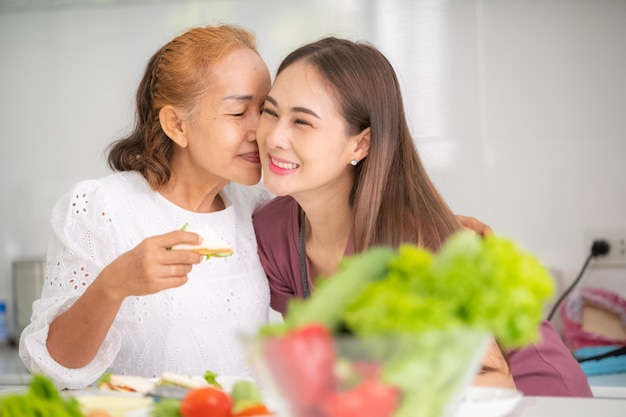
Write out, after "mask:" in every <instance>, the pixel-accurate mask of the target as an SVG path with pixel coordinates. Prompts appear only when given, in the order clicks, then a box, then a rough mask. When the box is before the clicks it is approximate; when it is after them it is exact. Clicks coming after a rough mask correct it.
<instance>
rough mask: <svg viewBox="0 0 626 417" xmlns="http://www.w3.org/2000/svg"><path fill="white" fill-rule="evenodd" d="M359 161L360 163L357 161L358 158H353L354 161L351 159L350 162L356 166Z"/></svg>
mask: <svg viewBox="0 0 626 417" xmlns="http://www.w3.org/2000/svg"><path fill="white" fill-rule="evenodd" d="M357 163H358V162H357V160H356V159H353V160H352V161H350V164H351V165H352V166H355V165H356V164H357Z"/></svg>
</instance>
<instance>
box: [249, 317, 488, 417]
mask: <svg viewBox="0 0 626 417" xmlns="http://www.w3.org/2000/svg"><path fill="white" fill-rule="evenodd" d="M242 339H243V345H244V346H245V349H246V353H247V357H248V362H249V365H250V367H251V368H252V370H253V372H254V373H255V376H256V378H257V382H258V384H259V386H260V387H261V390H262V392H263V395H264V397H265V399H266V402H267V404H268V406H269V407H271V408H272V409H273V411H274V412H275V413H276V415H277V416H279V417H357V416H358V417H391V416H393V417H448V416H453V415H454V413H455V411H456V409H457V406H458V403H459V401H460V399H461V396H462V392H463V390H464V388H465V387H466V386H468V385H469V384H470V383H471V382H472V380H473V379H474V377H475V375H476V373H477V372H478V371H479V369H480V367H481V363H482V360H483V358H484V355H485V353H486V350H487V347H488V345H489V343H490V340H491V336H490V335H489V334H485V333H480V332H477V331H470V330H466V329H457V330H451V331H432V332H427V333H423V334H420V335H394V336H388V337H356V336H352V335H331V334H330V333H329V332H328V331H327V330H326V329H325V328H323V327H322V326H316V325H313V326H308V327H304V328H300V329H296V330H294V331H291V332H290V333H288V334H287V335H285V336H280V337H265V338H261V337H258V336H257V337H250V336H246V337H243V338H242Z"/></svg>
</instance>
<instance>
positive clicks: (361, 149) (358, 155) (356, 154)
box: [353, 127, 372, 161]
mask: <svg viewBox="0 0 626 417" xmlns="http://www.w3.org/2000/svg"><path fill="white" fill-rule="evenodd" d="M371 138H372V129H371V128H370V127H368V128H367V129H363V131H362V132H361V133H359V134H358V135H356V136H354V151H353V159H355V160H356V161H360V160H362V159H364V158H365V157H366V156H367V155H368V153H369V151H370V140H371Z"/></svg>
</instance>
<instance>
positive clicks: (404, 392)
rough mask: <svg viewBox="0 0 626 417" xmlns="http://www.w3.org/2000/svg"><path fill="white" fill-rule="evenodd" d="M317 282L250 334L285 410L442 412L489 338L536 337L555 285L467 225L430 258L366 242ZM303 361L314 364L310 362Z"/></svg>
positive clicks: (317, 414) (522, 341)
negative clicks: (278, 317) (277, 319)
mask: <svg viewBox="0 0 626 417" xmlns="http://www.w3.org/2000/svg"><path fill="white" fill-rule="evenodd" d="M316 285H317V288H316V290H315V292H314V293H313V295H312V297H311V298H310V299H307V300H296V299H294V300H292V301H291V302H290V304H289V312H288V315H287V317H286V318H285V320H284V322H283V323H281V324H274V325H269V326H266V327H265V328H263V329H262V330H261V331H260V333H259V343H260V344H261V345H262V348H261V349H257V351H258V350H261V351H262V353H261V355H264V360H265V361H266V365H267V368H268V369H269V371H270V374H271V379H272V380H273V381H274V384H275V385H276V386H277V388H278V389H279V390H280V391H281V395H282V396H283V397H284V398H285V399H286V400H287V402H288V403H289V406H290V411H289V412H290V413H291V414H292V415H293V416H303V417H304V416H306V417H335V416H337V417H341V416H344V415H357V414H358V415H363V416H369V415H373V414H372V412H374V413H377V414H378V416H377V417H383V416H391V415H393V416H395V417H403V416H416V415H419V416H422V417H426V416H430V417H438V416H441V415H442V414H443V413H444V411H445V407H446V406H447V405H448V404H449V403H450V402H451V401H452V400H454V398H455V396H456V397H458V395H459V390H460V388H461V387H463V386H465V384H467V383H469V381H470V379H471V377H472V375H473V374H474V373H475V372H476V371H477V370H478V367H479V364H480V360H481V359H482V355H484V351H485V349H486V346H487V345H488V344H489V341H490V339H491V337H492V336H495V337H496V338H497V339H498V340H499V342H500V343H501V345H502V346H504V347H505V348H518V347H521V346H524V345H527V344H529V343H532V342H533V341H535V340H536V339H537V338H538V336H539V324H540V322H541V319H542V315H543V310H544V306H545V303H546V301H547V300H548V299H549V297H551V296H552V294H553V291H554V283H553V281H552V279H551V277H550V276H549V274H548V272H547V270H546V269H545V268H544V267H543V266H542V265H541V263H540V262H539V261H538V260H537V259H536V258H535V257H533V256H532V255H530V254H528V253H526V252H524V251H522V250H520V249H519V248H518V247H517V246H516V245H515V244H514V243H513V242H511V241H510V240H507V239H504V238H500V237H496V236H494V235H489V236H486V237H484V238H482V237H479V236H478V235H476V234H474V233H473V232H470V231H462V232H458V233H457V234H455V235H453V236H452V237H451V238H450V239H448V241H446V242H445V244H444V245H443V246H442V248H441V250H440V251H439V253H437V254H433V253H431V252H428V251H427V250H424V249H422V248H419V247H417V246H414V245H408V244H407V245H403V246H401V247H400V248H399V249H398V250H397V251H395V250H392V249H391V248H385V247H378V248H373V249H370V250H368V251H365V252H363V253H361V254H359V255H356V256H352V257H348V258H346V259H344V260H343V261H342V264H341V266H340V270H339V271H338V272H337V274H335V275H334V276H332V277H329V278H325V279H320V280H318V282H317V283H316ZM324 329H325V330H326V337H325V338H322V337H321V336H322V334H323V333H324ZM311 335H316V336H315V337H313V336H311ZM253 355H254V353H253ZM257 355H258V353H257ZM311 358H315V359H314V360H313V361H314V362H319V363H320V364H323V366H322V365H319V366H315V367H307V366H306V365H307V364H309V363H310V362H309V361H310V360H311ZM322 359H323V360H322ZM329 361H330V362H332V364H329ZM331 365H332V366H331ZM364 369H365V370H366V371H363V370H364ZM311 381H312V382H311ZM328 381H332V382H334V384H330V383H329V382H328ZM305 382H306V384H307V385H308V386H311V387H313V388H314V389H308V390H303V389H302V384H303V383H305ZM304 393H306V396H305V395H304ZM373 398H379V400H378V401H372V399H373ZM383 399H384V400H383ZM377 406H380V407H378V408H377Z"/></svg>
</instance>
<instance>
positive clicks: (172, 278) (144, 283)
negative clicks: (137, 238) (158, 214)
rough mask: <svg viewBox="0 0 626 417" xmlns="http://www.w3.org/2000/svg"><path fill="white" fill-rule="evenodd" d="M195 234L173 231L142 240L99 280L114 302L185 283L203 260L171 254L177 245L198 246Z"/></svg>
mask: <svg viewBox="0 0 626 417" xmlns="http://www.w3.org/2000/svg"><path fill="white" fill-rule="evenodd" d="M200 241H201V238H200V236H198V235H197V234H196V233H192V232H185V231H182V230H176V231H173V232H169V233H166V234H163V235H158V236H152V237H149V238H147V239H145V240H143V241H142V242H141V243H140V244H139V245H137V246H136V247H135V248H134V249H131V250H130V251H128V252H126V253H124V254H122V255H120V256H119V257H118V258H117V259H116V260H115V261H113V262H112V263H110V264H109V265H108V266H107V267H106V268H105V269H104V270H103V271H102V273H101V274H100V276H99V277H98V278H100V280H101V281H102V282H101V284H104V285H103V289H105V290H106V291H107V292H108V293H109V295H111V296H113V297H115V298H124V297H127V296H129V295H135V296H139V295H147V294H154V293H156V292H159V291H162V290H165V289H168V288H174V287H178V286H181V285H183V284H184V283H185V282H187V274H188V273H189V272H190V271H191V268H192V267H193V265H194V264H197V263H200V262H202V259H203V256H202V255H200V254H198V253H196V252H192V251H189V250H171V249H170V248H171V247H172V246H174V245H177V244H180V243H188V244H192V245H195V244H199V243H200Z"/></svg>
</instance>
